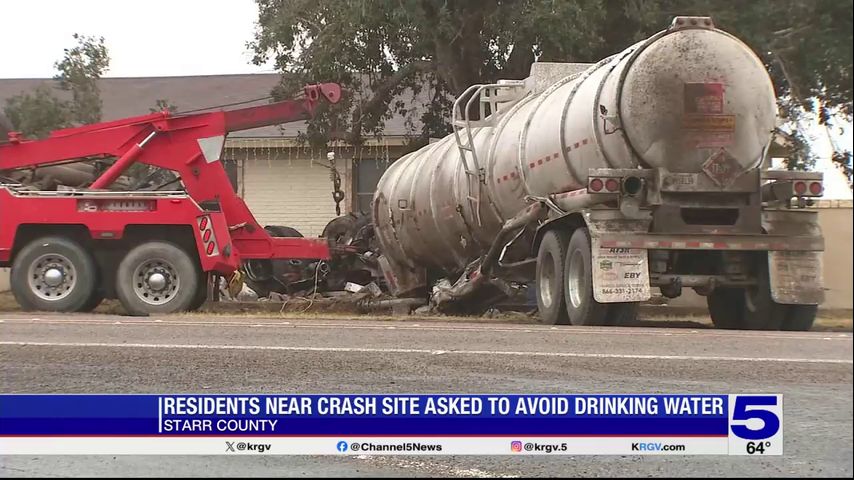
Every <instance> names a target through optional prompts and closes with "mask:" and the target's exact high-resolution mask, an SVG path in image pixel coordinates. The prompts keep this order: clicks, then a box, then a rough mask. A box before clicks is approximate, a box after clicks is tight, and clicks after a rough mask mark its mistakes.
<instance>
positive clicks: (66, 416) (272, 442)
mask: <svg viewBox="0 0 854 480" xmlns="http://www.w3.org/2000/svg"><path fill="white" fill-rule="evenodd" d="M0 451H2V452H3V453H6V454H52V453H53V454H113V455H115V454H206V455H210V454H216V453H223V454H277V455H287V454H300V455H306V454H329V455H349V454H382V455H389V454H425V455H440V454H451V455H465V454H471V455H493V454H504V455H522V454H541V455H550V454H551V455H554V454H567V455H585V454H606V455H609V454H611V455H633V454H636V455H650V454H657V455H664V454H681V455H686V454H687V455H692V454H718V455H759V456H764V455H780V454H782V451H783V399H782V396H781V395H608V394H601V395H501V394H489V395H460V394H432V395H368V394H366V395H193V394H181V395H0Z"/></svg>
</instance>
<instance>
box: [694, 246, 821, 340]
mask: <svg viewBox="0 0 854 480" xmlns="http://www.w3.org/2000/svg"><path fill="white" fill-rule="evenodd" d="M708 304H709V313H710V315H711V317H712V323H714V324H715V327H717V328H730V329H744V330H794V331H806V330H809V329H810V328H812V324H813V322H814V321H815V316H816V313H817V311H818V306H817V305H789V304H781V303H777V302H775V301H774V299H773V298H772V297H771V280H770V276H769V273H768V262H767V260H766V259H765V258H762V257H760V259H759V265H758V266H757V284H756V286H754V287H748V288H717V289H715V290H714V291H713V292H712V294H711V295H709V298H708Z"/></svg>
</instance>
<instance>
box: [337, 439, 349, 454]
mask: <svg viewBox="0 0 854 480" xmlns="http://www.w3.org/2000/svg"><path fill="white" fill-rule="evenodd" d="M336 448H337V449H338V451H339V452H342V453H343V452H346V451H347V442H345V441H344V440H341V441H340V442H338V446H337V447H336Z"/></svg>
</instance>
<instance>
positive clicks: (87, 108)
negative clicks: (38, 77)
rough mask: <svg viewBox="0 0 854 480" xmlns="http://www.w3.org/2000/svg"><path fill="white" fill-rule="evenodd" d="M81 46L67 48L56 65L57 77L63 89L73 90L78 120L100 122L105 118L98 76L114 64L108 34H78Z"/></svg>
mask: <svg viewBox="0 0 854 480" xmlns="http://www.w3.org/2000/svg"><path fill="white" fill-rule="evenodd" d="M74 40H76V41H77V45H76V46H74V47H72V48H66V49H65V56H64V57H63V58H62V60H60V61H58V62H56V63H55V64H54V67H55V68H56V69H57V70H58V71H59V74H58V75H57V76H56V77H55V78H56V80H59V86H60V88H62V89H63V90H67V91H70V92H71V97H72V102H71V108H72V113H73V115H74V120H75V121H77V122H79V123H82V124H89V123H96V122H99V121H100V120H101V105H102V104H101V92H100V90H99V89H98V79H99V78H101V75H103V74H104V72H105V71H107V69H108V68H109V66H110V56H109V53H108V52H107V47H106V46H105V45H104V37H100V38H95V37H88V36H85V35H79V34H77V33H75V34H74Z"/></svg>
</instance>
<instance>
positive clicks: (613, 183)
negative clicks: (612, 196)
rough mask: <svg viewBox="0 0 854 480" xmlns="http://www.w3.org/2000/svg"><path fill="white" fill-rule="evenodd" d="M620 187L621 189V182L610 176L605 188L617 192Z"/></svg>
mask: <svg viewBox="0 0 854 480" xmlns="http://www.w3.org/2000/svg"><path fill="white" fill-rule="evenodd" d="M619 189H620V182H618V181H617V180H615V179H613V178H609V179H608V180H607V181H606V182H605V190H608V191H609V192H616V191H617V190H619Z"/></svg>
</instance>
